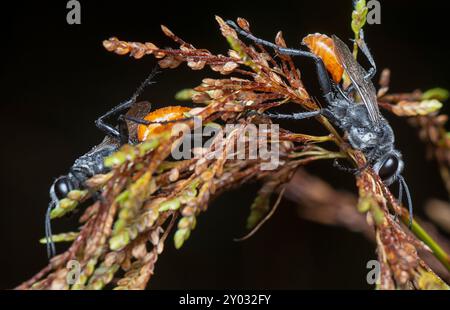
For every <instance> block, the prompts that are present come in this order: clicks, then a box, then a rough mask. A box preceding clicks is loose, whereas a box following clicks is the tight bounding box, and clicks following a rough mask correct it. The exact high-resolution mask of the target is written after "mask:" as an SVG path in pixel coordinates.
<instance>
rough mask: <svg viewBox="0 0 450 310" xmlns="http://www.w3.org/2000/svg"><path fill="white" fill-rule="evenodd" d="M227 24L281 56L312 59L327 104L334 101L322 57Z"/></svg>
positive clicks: (231, 22) (232, 24) (228, 22)
mask: <svg viewBox="0 0 450 310" xmlns="http://www.w3.org/2000/svg"><path fill="white" fill-rule="evenodd" d="M227 24H228V25H230V26H231V27H233V28H234V29H235V30H236V31H237V32H238V33H240V34H241V35H242V36H244V37H246V38H247V39H249V40H252V41H253V42H255V43H257V44H261V45H264V46H267V47H270V48H272V49H274V50H276V51H277V52H278V53H280V54H284V55H290V56H301V57H308V58H311V59H312V60H313V61H314V63H315V65H316V69H317V75H318V78H319V84H320V88H321V90H322V96H323V98H324V99H325V101H326V102H327V104H330V103H331V102H332V101H333V97H334V96H333V85H332V83H331V80H330V77H329V75H328V73H327V69H326V68H325V65H324V63H323V61H322V59H321V58H320V57H318V56H316V55H314V54H313V53H310V52H306V51H302V50H297V49H292V48H285V47H280V46H278V45H276V44H274V43H271V42H269V41H266V40H263V39H260V38H257V37H255V36H254V35H252V34H251V33H248V32H247V31H245V30H243V29H241V28H240V27H239V26H238V25H236V23H235V22H233V21H231V20H228V21H227Z"/></svg>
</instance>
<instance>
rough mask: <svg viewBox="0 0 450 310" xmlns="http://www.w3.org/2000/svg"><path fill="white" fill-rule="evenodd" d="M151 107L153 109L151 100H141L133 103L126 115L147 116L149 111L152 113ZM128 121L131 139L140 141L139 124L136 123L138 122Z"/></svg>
mask: <svg viewBox="0 0 450 310" xmlns="http://www.w3.org/2000/svg"><path fill="white" fill-rule="evenodd" d="M151 109H152V105H151V103H150V102H148V101H139V102H136V103H135V104H133V105H132V106H131V108H130V109H129V110H128V112H127V113H126V114H125V115H126V116H132V117H135V118H141V119H143V118H144V117H145V116H147V114H148V113H150V111H151ZM126 122H127V127H128V133H129V135H130V139H131V141H133V142H138V140H137V127H138V126H139V124H136V122H131V121H126Z"/></svg>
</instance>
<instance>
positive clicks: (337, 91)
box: [227, 20, 412, 225]
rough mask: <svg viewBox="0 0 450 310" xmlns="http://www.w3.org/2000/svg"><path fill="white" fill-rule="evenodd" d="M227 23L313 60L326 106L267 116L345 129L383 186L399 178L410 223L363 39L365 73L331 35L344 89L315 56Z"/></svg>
mask: <svg viewBox="0 0 450 310" xmlns="http://www.w3.org/2000/svg"><path fill="white" fill-rule="evenodd" d="M227 23H228V24H229V25H230V26H232V27H233V28H234V29H235V30H236V31H237V32H238V33H240V34H241V35H243V36H244V37H246V38H248V39H250V40H252V41H254V42H255V43H257V44H261V45H265V46H268V47H270V48H273V49H274V50H276V51H277V52H278V53H280V54H285V55H290V56H302V57H308V58H310V59H312V60H313V61H314V63H315V65H316V70H317V75H318V79H319V84H320V88H321V90H322V97H323V99H324V101H325V103H326V107H325V108H322V109H319V110H316V111H310V112H301V113H294V114H268V116H270V117H273V118H278V119H293V120H300V119H305V118H309V117H314V116H318V115H324V116H325V117H327V118H328V119H329V120H330V121H331V122H332V123H334V124H335V125H336V126H338V127H339V128H341V129H342V130H344V131H345V132H347V133H348V140H349V142H350V144H351V145H352V147H354V148H355V149H358V150H361V151H362V152H363V153H364V155H365V156H366V158H367V160H368V164H370V165H371V166H372V167H373V169H374V171H375V172H376V173H377V174H378V175H379V176H380V178H381V179H382V180H383V182H384V183H385V184H386V185H388V186H389V185H391V184H392V183H394V182H396V181H398V184H399V201H400V202H401V199H402V195H403V189H404V190H405V192H406V196H407V200H408V208H409V213H410V225H411V223H412V202H411V195H410V193H409V189H408V186H407V184H406V181H405V179H404V178H403V176H402V175H401V173H402V171H403V167H404V163H403V160H402V155H401V153H400V152H399V151H398V150H396V149H395V147H394V140H395V139H394V132H393V130H392V128H391V126H390V125H389V123H388V122H387V121H386V119H385V118H384V117H383V116H382V115H381V113H380V110H379V108H378V102H377V96H376V90H375V86H374V85H373V83H372V81H371V80H372V78H373V77H374V75H375V73H376V65H375V61H374V60H373V57H372V55H371V54H370V51H369V49H368V48H367V46H366V45H365V43H364V41H363V39H361V40H359V41H358V42H357V43H358V44H359V47H360V49H361V50H362V51H363V53H364V55H365V56H366V57H367V59H368V60H369V62H370V65H371V68H370V69H369V70H368V72H367V71H366V70H364V68H362V67H361V65H359V64H358V63H357V62H356V60H355V59H354V58H353V56H352V53H351V52H350V50H349V48H348V47H347V45H346V44H345V43H344V42H342V40H340V39H339V38H338V37H337V36H334V35H333V36H332V39H333V43H334V47H335V53H336V56H337V58H338V60H339V62H340V63H341V65H342V67H343V68H344V70H345V71H346V72H347V74H348V76H349V78H350V80H351V85H350V87H349V88H348V89H346V90H345V91H344V90H343V89H342V88H341V86H340V85H339V83H333V82H331V80H330V77H329V75H328V73H327V69H326V67H325V65H324V62H323V61H322V59H321V58H320V57H318V56H317V55H315V54H313V53H311V52H307V51H302V50H298V49H292V48H283V47H279V46H277V45H275V44H274V43H271V42H268V41H266V40H263V39H259V38H257V37H255V36H254V35H252V34H251V33H248V32H246V31H245V30H243V29H241V28H240V27H238V26H237V25H236V24H235V23H234V22H233V21H230V20H229V21H227ZM362 38H363V36H362ZM355 90H356V92H357V94H358V95H359V97H360V98H361V102H355V100H354V98H353V97H352V96H351V94H352V92H353V91H355Z"/></svg>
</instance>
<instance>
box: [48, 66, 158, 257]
mask: <svg viewBox="0 0 450 310" xmlns="http://www.w3.org/2000/svg"><path fill="white" fill-rule="evenodd" d="M157 73H158V72H157V71H156V68H155V69H154V70H153V71H152V72H151V73H150V75H149V76H148V77H147V79H146V80H145V81H144V82H143V83H142V84H141V85H140V86H139V88H138V89H137V90H136V92H135V93H134V94H133V96H132V97H131V98H130V99H128V100H127V101H125V102H122V103H120V104H119V105H117V106H116V107H114V108H113V109H111V110H110V111H108V112H106V113H105V114H103V115H102V116H100V117H99V118H98V119H97V120H96V121H95V125H96V126H97V128H99V129H100V130H101V131H103V132H104V133H105V134H106V136H105V138H104V139H103V141H102V142H101V143H100V144H98V145H96V146H94V147H93V148H92V149H91V150H90V151H89V152H87V153H86V154H84V155H82V156H81V157H79V158H78V159H77V160H75V162H74V164H73V165H72V167H71V168H70V169H69V173H67V174H66V175H63V176H60V177H58V178H57V179H56V180H55V181H54V182H53V184H52V185H51V187H50V203H49V205H48V208H47V212H46V215H45V236H46V242H47V254H48V256H49V257H51V256H54V255H55V253H56V250H55V244H54V242H53V240H52V230H51V223H50V213H51V211H52V209H53V208H55V207H56V206H58V204H59V200H61V199H63V198H65V197H66V196H67V194H68V193H69V192H70V191H72V190H74V189H83V188H85V187H86V186H85V182H86V180H88V179H89V178H91V177H92V176H94V175H96V174H104V173H107V172H108V171H109V168H108V167H105V166H104V164H103V162H104V159H105V157H107V156H109V155H111V154H112V153H114V152H115V151H117V150H118V149H119V147H120V146H122V145H123V144H126V143H131V144H135V143H137V142H139V141H138V140H137V136H136V134H135V133H136V128H137V124H136V123H135V122H130V121H128V120H129V119H133V118H142V117H144V116H145V115H147V113H148V112H149V111H150V109H151V106H150V103H149V102H146V101H142V102H136V100H137V98H138V97H139V95H140V94H141V93H142V91H143V90H144V88H145V87H146V86H147V85H149V84H152V80H153V78H154V76H155V75H156V74H157ZM113 119H114V121H115V122H116V124H112V123H109V122H107V120H113Z"/></svg>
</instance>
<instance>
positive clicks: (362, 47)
mask: <svg viewBox="0 0 450 310" xmlns="http://www.w3.org/2000/svg"><path fill="white" fill-rule="evenodd" d="M356 43H357V44H358V47H359V49H360V50H361V51H362V52H363V54H364V56H366V58H367V60H368V61H369V62H370V65H371V68H370V69H369V71H368V72H367V75H366V76H365V77H364V79H365V80H366V81H370V80H371V79H372V78H373V77H374V76H375V74H376V73H377V66H376V64H375V60H374V59H373V56H372V54H371V53H370V50H369V48H368V47H367V44H366V41H364V31H363V30H362V29H361V31H360V32H359V39H358V40H357V41H356Z"/></svg>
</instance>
